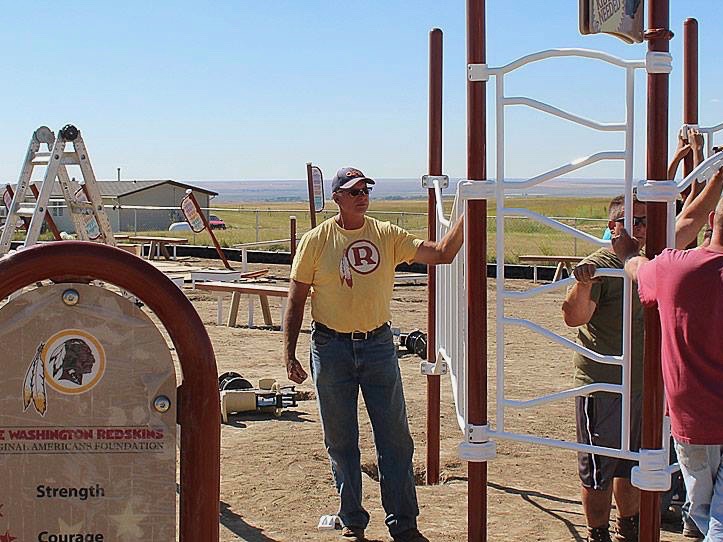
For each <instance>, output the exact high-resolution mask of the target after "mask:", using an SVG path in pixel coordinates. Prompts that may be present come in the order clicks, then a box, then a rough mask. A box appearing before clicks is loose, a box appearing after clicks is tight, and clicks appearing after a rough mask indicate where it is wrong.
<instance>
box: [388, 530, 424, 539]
mask: <svg viewBox="0 0 723 542" xmlns="http://www.w3.org/2000/svg"><path fill="white" fill-rule="evenodd" d="M392 540H394V542H429V539H428V538H427V537H426V536H424V535H423V534H422V533H420V532H419V531H418V530H417V529H407V530H406V531H402V532H401V533H399V534H395V535H392Z"/></svg>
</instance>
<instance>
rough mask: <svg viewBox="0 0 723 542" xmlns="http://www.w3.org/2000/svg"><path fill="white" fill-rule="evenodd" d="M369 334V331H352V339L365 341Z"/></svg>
mask: <svg viewBox="0 0 723 542" xmlns="http://www.w3.org/2000/svg"><path fill="white" fill-rule="evenodd" d="M368 335H369V332H368V331H352V332H351V340H352V341H365V340H366V339H367V337H368Z"/></svg>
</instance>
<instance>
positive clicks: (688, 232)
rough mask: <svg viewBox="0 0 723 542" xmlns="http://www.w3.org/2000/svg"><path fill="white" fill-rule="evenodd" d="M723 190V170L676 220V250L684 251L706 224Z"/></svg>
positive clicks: (714, 176) (722, 169)
mask: <svg viewBox="0 0 723 542" xmlns="http://www.w3.org/2000/svg"><path fill="white" fill-rule="evenodd" d="M721 189H723V168H721V169H719V170H718V172H717V173H716V174H715V175H713V177H711V178H710V180H709V181H708V182H707V183H706V184H705V187H704V188H703V190H701V192H700V194H698V196H697V197H696V198H695V199H693V200H692V201H691V202H690V204H688V205H686V206H685V207H684V208H683V210H682V211H681V212H680V214H679V215H678V217H677V218H676V220H675V248H677V249H681V250H682V249H684V248H685V247H687V246H688V245H689V244H690V243H691V241H693V240H694V239H695V238H696V237H697V236H698V232H699V231H700V229H701V228H702V227H703V226H704V225H705V224H706V220H708V214H709V213H710V212H711V211H712V210H713V209H715V206H716V204H717V203H718V200H719V199H720V196H721Z"/></svg>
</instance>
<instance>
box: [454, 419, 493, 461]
mask: <svg viewBox="0 0 723 542" xmlns="http://www.w3.org/2000/svg"><path fill="white" fill-rule="evenodd" d="M465 435H466V437H467V439H466V440H465V441H463V442H460V444H459V446H457V453H458V454H459V458H460V459H462V460H464V461H472V462H475V463H479V462H483V461H489V460H491V459H494V458H495V457H497V443H496V442H495V441H493V440H490V439H489V426H488V425H471V424H467V427H466V428H465Z"/></svg>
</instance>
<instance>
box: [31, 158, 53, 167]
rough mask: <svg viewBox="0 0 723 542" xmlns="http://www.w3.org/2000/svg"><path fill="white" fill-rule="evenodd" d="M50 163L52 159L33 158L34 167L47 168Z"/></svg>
mask: <svg viewBox="0 0 723 542" xmlns="http://www.w3.org/2000/svg"><path fill="white" fill-rule="evenodd" d="M49 162H50V157H43V156H40V157H38V156H36V157H35V158H33V165H34V166H45V165H48V163H49Z"/></svg>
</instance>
